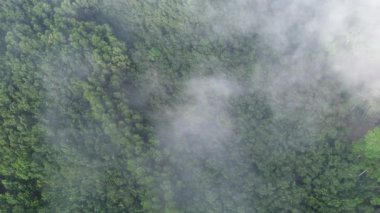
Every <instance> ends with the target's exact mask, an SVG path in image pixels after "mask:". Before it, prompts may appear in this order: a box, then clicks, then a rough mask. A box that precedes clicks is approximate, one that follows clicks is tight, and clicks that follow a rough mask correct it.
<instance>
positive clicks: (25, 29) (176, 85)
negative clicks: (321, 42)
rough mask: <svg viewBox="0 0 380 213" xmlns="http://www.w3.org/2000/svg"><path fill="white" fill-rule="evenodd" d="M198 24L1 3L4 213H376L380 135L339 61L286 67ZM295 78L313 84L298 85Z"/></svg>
mask: <svg viewBox="0 0 380 213" xmlns="http://www.w3.org/2000/svg"><path fill="white" fill-rule="evenodd" d="M201 2H202V1H200V3H199V5H198V9H199V10H202V8H204V5H202V4H203V3H201ZM209 3H210V4H215V5H216V7H217V3H216V2H214V1H211V0H210V1H209ZM195 11H197V10H195V9H194V10H190V9H189V5H188V2H187V1H177V0H165V1H155V0H152V1H140V0H125V1H123V0H119V1H117V0H114V1H106V2H102V1H100V0H98V1H97V0H92V1H91V0H4V1H2V2H1V3H0V66H1V67H0V77H1V81H0V212H12V211H13V212H29V211H30V212H373V211H374V210H375V209H377V208H380V193H379V190H380V189H379V187H380V185H379V183H380V169H379V167H378V165H379V163H380V130H379V129H378V128H374V127H375V125H374V123H375V121H374V118H371V116H369V115H368V114H367V107H366V106H365V104H362V103H360V102H359V101H357V100H356V99H354V98H353V97H352V95H350V94H349V92H348V91H346V89H345V88H344V87H343V86H342V85H341V84H340V83H339V81H337V80H336V79H335V76H334V75H331V74H328V73H329V72H328V70H329V66H328V64H327V62H326V64H325V62H324V57H326V54H327V53H325V52H324V51H322V50H321V49H319V48H317V47H314V48H311V49H312V50H310V51H308V52H307V54H306V55H305V56H304V57H303V58H302V63H303V65H301V64H297V63H298V62H297V61H291V60H282V59H283V58H284V57H286V55H287V54H291V51H292V50H286V51H284V52H281V51H280V52H277V51H275V50H272V49H271V47H270V45H268V44H267V43H266V42H265V39H264V38H261V37H260V36H259V35H258V34H255V32H247V33H244V34H234V33H231V34H227V35H224V34H219V33H216V31H214V30H213V24H212V23H210V22H208V21H207V20H203V18H205V17H203V16H197V14H195ZM227 30H228V29H227ZM297 45H298V44H297V41H294V43H293V44H292V46H293V48H296V46H297ZM316 60H317V62H316ZM314 63H318V64H319V66H315V64H314ZM304 64H307V65H308V66H304ZM321 64H322V65H321ZM306 67H307V69H305V68H306ZM291 70H292V71H291ZM294 70H295V71H294ZM297 70H301V71H297ZM257 73H261V74H260V76H266V77H260V78H255V77H252V76H255V75H256V74H257ZM263 73H264V74H263ZM283 75H285V77H275V76H283ZM293 75H298V76H304V77H306V76H307V79H305V80H304V81H300V82H295V83H291V86H289V88H288V87H286V85H288V83H289V82H287V81H288V80H289V78H287V77H286V76H293ZM215 76H216V77H215ZM192 79H206V80H200V82H201V83H200V84H199V82H198V81H197V80H195V83H194V80H192ZM207 79H209V80H207ZM210 79H211V80H210ZM225 79H228V82H233V83H228V82H227V80H225ZM276 79H277V81H279V80H280V81H285V82H277V83H272V84H271V83H270V82H271V81H272V80H273V81H274V80H276ZM203 81H205V82H204V83H202V82H203ZM189 82H190V83H189ZM194 84H195V86H194ZM230 84H231V85H230ZM289 84H290V83H289ZM202 85H203V86H202ZM204 85H208V86H204ZM210 85H211V86H210ZM220 85H222V86H220ZM226 85H227V86H226ZM228 85H230V86H228ZM237 85H238V86H237ZM204 87H205V88H204ZM209 87H210V88H209ZM225 88H227V89H226V92H225V93H226V94H224V93H223V92H220V91H221V90H223V89H225ZM263 88H264V89H263ZM284 88H288V89H284ZM198 89H199V91H198V92H194V90H198ZM203 93H207V94H206V96H208V97H209V98H210V99H211V100H203V99H202V98H198V99H197V97H198V96H200V95H201V94H203ZM227 93H228V94H227ZM189 96H190V97H189ZM192 96H195V98H194V99H195V100H193V101H194V102H196V103H194V104H191V103H190V104H188V99H191V97H192ZM213 97H214V98H215V97H217V98H216V99H217V100H214V99H213ZM190 102H191V101H190ZM188 108H190V110H188ZM202 110H204V111H205V113H204V112H202ZM186 115H189V116H186ZM187 117H190V119H189V118H187ZM194 117H196V118H198V117H199V119H200V121H199V122H198V123H197V122H195V121H192V120H191V119H192V118H194ZM177 119H178V120H177ZM193 123H195V124H200V125H201V127H198V129H197V128H195V129H191V128H192V125H191V124H193ZM181 125H183V127H181ZM187 125H189V126H187ZM202 125H203V126H202ZM187 129H190V130H187ZM370 129H373V130H370ZM368 130H370V131H369V132H368V133H367V134H366V132H367V131H368ZM178 132H184V134H181V133H178Z"/></svg>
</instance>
